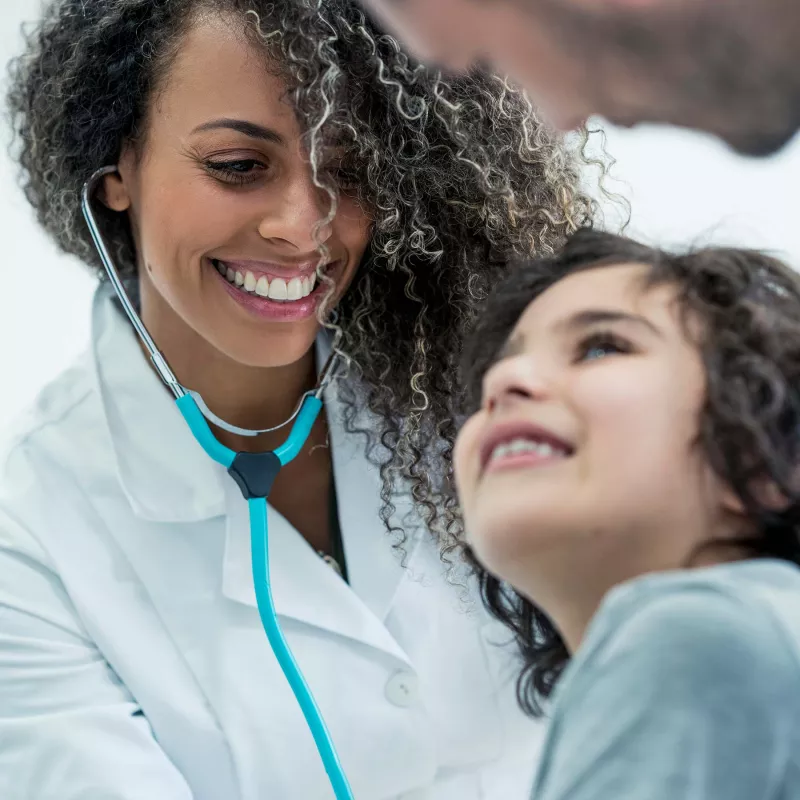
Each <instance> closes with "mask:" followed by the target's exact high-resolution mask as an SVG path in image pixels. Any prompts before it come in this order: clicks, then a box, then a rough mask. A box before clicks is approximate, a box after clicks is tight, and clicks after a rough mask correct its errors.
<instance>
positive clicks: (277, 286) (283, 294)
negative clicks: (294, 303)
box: [269, 278, 289, 300]
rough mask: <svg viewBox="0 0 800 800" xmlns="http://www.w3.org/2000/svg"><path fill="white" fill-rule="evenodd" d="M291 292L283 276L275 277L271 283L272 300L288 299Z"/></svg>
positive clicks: (270, 294) (270, 296)
mask: <svg viewBox="0 0 800 800" xmlns="http://www.w3.org/2000/svg"><path fill="white" fill-rule="evenodd" d="M288 295H289V292H288V290H287V288H286V281H285V280H284V279H283V278H273V279H272V282H271V283H270V285H269V299H270V300H286V299H287V298H288Z"/></svg>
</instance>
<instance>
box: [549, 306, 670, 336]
mask: <svg viewBox="0 0 800 800" xmlns="http://www.w3.org/2000/svg"><path fill="white" fill-rule="evenodd" d="M610 322H633V323H634V324H636V325H641V326H642V327H644V328H647V330H649V331H650V333H653V334H655V335H656V336H658V337H659V338H660V339H661V338H663V336H664V334H663V333H662V331H660V330H659V329H658V328H657V327H656V326H655V325H653V323H652V322H650V320H649V319H646V318H645V317H642V316H639V314H630V313H629V312H627V311H618V310H616V309H605V308H590V309H586V310H585V311H579V312H577V313H576V314H572V315H571V316H570V317H568V318H567V319H565V320H562V321H561V322H559V323H557V324H556V326H555V327H556V328H562V329H564V328H566V329H572V330H575V329H581V328H590V327H592V326H593V325H599V324H602V323H606V324H607V323H610Z"/></svg>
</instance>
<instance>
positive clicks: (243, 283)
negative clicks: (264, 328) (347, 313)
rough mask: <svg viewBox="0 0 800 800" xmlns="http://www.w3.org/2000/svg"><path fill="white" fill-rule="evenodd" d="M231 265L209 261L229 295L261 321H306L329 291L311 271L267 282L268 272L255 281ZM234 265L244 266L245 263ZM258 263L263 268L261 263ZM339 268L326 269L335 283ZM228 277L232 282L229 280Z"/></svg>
mask: <svg viewBox="0 0 800 800" xmlns="http://www.w3.org/2000/svg"><path fill="white" fill-rule="evenodd" d="M232 263H234V262H222V261H217V260H216V259H213V260H209V266H210V268H211V269H212V270H213V272H214V274H215V275H216V277H217V280H218V281H220V282H221V284H222V287H223V288H224V289H225V291H226V293H227V294H228V296H229V297H231V298H232V299H233V300H235V301H236V303H237V304H238V305H240V306H241V307H242V308H244V309H245V310H247V311H249V312H251V313H253V314H256V315H257V316H259V317H261V318H265V319H274V320H278V321H284V322H287V321H297V320H303V319H307V318H309V317H311V316H314V314H315V313H316V310H317V307H318V306H319V303H320V302H321V300H322V299H323V297H324V296H325V294H326V293H327V292H328V291H329V286H328V284H327V283H325V282H324V281H319V280H318V278H317V276H316V273H315V272H314V271H313V270H312V272H311V274H310V276H309V275H308V274H302V275H301V274H299V273H298V272H297V271H294V273H293V275H292V277H290V278H289V279H288V281H287V280H286V278H283V277H280V276H277V275H275V274H274V273H273V274H272V279H271V280H270V278H269V277H267V273H263V272H262V273H261V274H260V275H259V277H258V279H257V280H256V276H255V273H253V272H252V271H250V270H247V272H245V273H243V272H242V271H241V270H234V269H233V267H232ZM235 263H237V264H240V265H243V263H244V262H235ZM259 263H260V264H261V265H263V262H259ZM339 267H340V262H335V263H332V264H330V265H328V266H326V267H325V272H326V273H327V274H328V276H329V277H330V278H332V279H334V280H335V278H336V270H337V269H338V268H339ZM237 273H238V275H237ZM247 273H249V275H248V274H247ZM231 275H233V280H231V279H230V278H229V276H231ZM237 284H238V285H237Z"/></svg>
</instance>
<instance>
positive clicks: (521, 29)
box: [364, 0, 800, 155]
mask: <svg viewBox="0 0 800 800" xmlns="http://www.w3.org/2000/svg"><path fill="white" fill-rule="evenodd" d="M364 2H365V4H366V5H367V6H368V7H369V8H370V9H371V10H373V11H374V12H376V14H377V15H378V16H379V17H381V18H382V19H383V21H384V22H385V23H387V24H388V25H389V26H390V27H392V28H394V30H395V31H396V32H397V33H398V34H399V35H400V36H401V37H403V38H405V39H406V41H407V42H408V43H409V44H410V45H411V46H412V47H413V48H415V49H416V52H417V53H418V55H419V56H420V57H421V58H422V59H423V60H425V61H428V62H432V63H438V64H441V65H442V66H444V67H447V68H450V69H461V70H463V69H466V68H468V67H469V66H470V65H471V64H473V63H475V62H478V61H484V60H487V61H490V62H491V63H492V64H493V65H494V66H495V67H496V68H497V69H499V70H501V71H504V72H506V73H508V74H510V75H511V76H512V77H514V78H515V79H517V80H518V81H519V82H520V83H522V84H523V85H524V86H525V87H526V88H527V89H528V90H529V92H530V94H531V97H532V99H533V100H534V101H535V102H536V104H537V105H538V106H539V108H541V109H542V110H543V111H544V112H545V113H546V114H547V115H548V116H549V117H550V119H551V121H552V122H553V123H554V124H555V125H556V126H558V127H560V128H564V129H569V128H573V127H576V126H577V125H579V124H580V123H581V122H583V120H585V118H586V117H588V116H589V115H590V114H595V113H596V114H601V115H603V116H604V117H606V118H607V119H609V120H610V121H611V122H614V123H616V124H619V125H633V124H635V123H637V122H657V123H670V124H674V125H681V126H684V127H690V128H696V129H700V130H705V131H708V132H710V133H712V134H714V135H716V136H719V137H721V138H722V139H724V140H725V141H726V142H728V144H730V145H731V146H732V147H733V148H735V149H736V150H738V151H739V152H742V153H745V154H748V155H768V154H770V153H773V152H775V151H777V150H779V149H780V148H781V147H782V146H783V145H784V144H785V143H786V142H787V141H788V140H789V139H791V138H792V136H793V135H794V133H795V132H796V131H797V130H798V128H800V0H364Z"/></svg>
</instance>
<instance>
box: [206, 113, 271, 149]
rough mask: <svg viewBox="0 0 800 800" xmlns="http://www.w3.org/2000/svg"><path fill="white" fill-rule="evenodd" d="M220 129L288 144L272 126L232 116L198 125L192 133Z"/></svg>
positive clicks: (252, 137)
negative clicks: (268, 126) (267, 126)
mask: <svg viewBox="0 0 800 800" xmlns="http://www.w3.org/2000/svg"><path fill="white" fill-rule="evenodd" d="M220 129H228V130H231V131H236V132H237V133H241V134H244V135H245V136H249V137H250V138H251V139H262V140H264V141H266V142H272V143H273V144H281V145H283V144H286V140H285V139H284V138H283V136H281V135H280V134H279V133H278V132H277V131H275V130H273V129H272V128H266V127H264V126H263V125H259V124H258V123H256V122H248V121H247V120H245V119H231V118H230V117H223V118H221V119H212V120H210V121H208V122H204V123H203V124H202V125H198V126H197V127H196V128H195V129H194V130H193V131H192V133H200V132H201V131H214V130H220Z"/></svg>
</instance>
